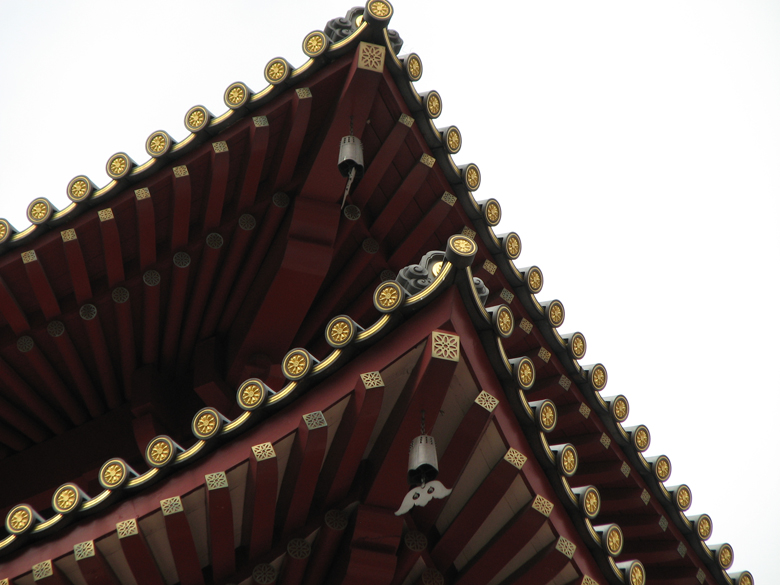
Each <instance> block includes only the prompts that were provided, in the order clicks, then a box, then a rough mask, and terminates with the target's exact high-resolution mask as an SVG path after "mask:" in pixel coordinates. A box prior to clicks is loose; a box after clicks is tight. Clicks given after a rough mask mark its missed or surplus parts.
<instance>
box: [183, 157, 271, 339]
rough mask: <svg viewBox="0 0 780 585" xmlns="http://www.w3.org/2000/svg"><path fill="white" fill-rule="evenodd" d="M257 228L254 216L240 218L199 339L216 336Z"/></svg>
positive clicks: (212, 294)
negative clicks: (220, 319)
mask: <svg viewBox="0 0 780 585" xmlns="http://www.w3.org/2000/svg"><path fill="white" fill-rule="evenodd" d="M247 172H248V171H247ZM255 227H257V221H256V220H255V218H254V216H252V215H249V214H244V215H242V216H241V217H239V218H238V226H237V227H236V229H235V230H233V237H232V238H230V245H229V246H228V249H227V252H226V253H225V257H224V259H223V261H222V270H221V271H220V273H219V278H217V282H216V283H215V285H214V291H213V292H212V293H211V295H210V296H209V301H208V305H207V307H206V311H205V313H204V315H203V322H202V324H201V326H200V333H199V334H198V339H206V338H209V337H211V336H212V335H214V331H216V329H217V323H218V322H219V317H220V315H221V314H222V310H223V309H224V308H225V303H226V301H227V298H228V295H229V294H230V291H231V290H233V287H234V286H235V285H236V275H237V274H238V271H239V269H240V268H241V262H242V260H243V259H244V255H245V253H246V250H247V248H248V247H249V243H250V242H251V241H252V237H253V236H254V235H255V233H256V232H255Z"/></svg>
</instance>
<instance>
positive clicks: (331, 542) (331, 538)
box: [303, 510, 347, 585]
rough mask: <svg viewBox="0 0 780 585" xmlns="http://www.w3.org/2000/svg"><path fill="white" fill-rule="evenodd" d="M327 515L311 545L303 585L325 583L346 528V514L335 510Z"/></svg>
mask: <svg viewBox="0 0 780 585" xmlns="http://www.w3.org/2000/svg"><path fill="white" fill-rule="evenodd" d="M328 514H330V515H328ZM328 514H326V515H325V522H324V523H323V524H322V527H321V528H320V531H319V532H318V533H317V538H316V539H315V541H314V544H313V545H312V553H311V558H310V559H309V564H308V566H307V568H306V574H305V576H304V579H303V585H320V584H321V583H325V582H326V577H327V575H328V570H329V569H330V566H331V564H332V563H333V559H334V557H335V556H336V551H337V550H338V548H339V544H341V539H342V537H343V536H344V529H345V528H346V527H347V516H346V514H345V513H343V512H340V511H336V510H334V511H333V512H332V513H330V512H329V513H328Z"/></svg>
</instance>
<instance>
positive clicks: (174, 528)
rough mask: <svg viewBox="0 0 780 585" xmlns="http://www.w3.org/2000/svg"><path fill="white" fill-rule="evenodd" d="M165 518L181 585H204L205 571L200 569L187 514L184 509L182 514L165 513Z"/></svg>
mask: <svg viewBox="0 0 780 585" xmlns="http://www.w3.org/2000/svg"><path fill="white" fill-rule="evenodd" d="M163 518H164V519H165V531H166V532H167V534H168V542H169V544H170V545H171V553H172V554H173V562H174V564H175V565H176V573H177V574H178V576H179V582H180V583H181V585H203V583H204V580H203V571H201V569H200V560H198V551H197V549H196V548H195V540H194V538H193V536H192V529H191V528H190V523H189V521H188V520H187V514H186V513H185V512H184V509H183V508H182V511H181V512H173V513H170V514H165V513H163Z"/></svg>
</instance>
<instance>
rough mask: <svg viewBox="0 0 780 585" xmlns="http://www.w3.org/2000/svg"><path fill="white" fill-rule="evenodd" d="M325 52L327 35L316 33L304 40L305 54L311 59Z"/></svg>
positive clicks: (310, 34)
mask: <svg viewBox="0 0 780 585" xmlns="http://www.w3.org/2000/svg"><path fill="white" fill-rule="evenodd" d="M324 50H325V35H324V34H322V33H321V32H319V31H314V32H312V33H309V34H308V35H306V38H305V39H303V52H304V53H306V54H307V55H308V56H309V57H315V56H317V55H319V54H320V53H322V52H323V51H324Z"/></svg>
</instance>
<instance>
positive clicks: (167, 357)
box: [160, 252, 191, 366]
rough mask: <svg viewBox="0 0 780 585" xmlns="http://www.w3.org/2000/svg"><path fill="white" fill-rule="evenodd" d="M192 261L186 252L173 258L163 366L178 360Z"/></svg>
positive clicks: (178, 253) (164, 332)
mask: <svg viewBox="0 0 780 585" xmlns="http://www.w3.org/2000/svg"><path fill="white" fill-rule="evenodd" d="M190 266H191V259H190V255H189V254H187V253H186V252H177V253H176V254H174V256H173V267H172V268H171V272H172V276H171V287H170V291H169V294H168V310H167V311H166V312H165V329H164V331H163V341H162V351H161V355H160V360H161V362H162V364H163V366H170V365H172V364H173V362H174V360H175V359H176V349H177V345H178V341H179V331H180V329H181V321H182V318H183V317H184V307H185V301H184V299H186V298H187V282H188V280H189V276H190Z"/></svg>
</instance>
